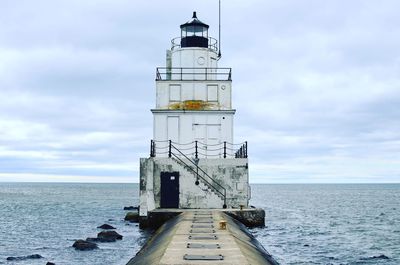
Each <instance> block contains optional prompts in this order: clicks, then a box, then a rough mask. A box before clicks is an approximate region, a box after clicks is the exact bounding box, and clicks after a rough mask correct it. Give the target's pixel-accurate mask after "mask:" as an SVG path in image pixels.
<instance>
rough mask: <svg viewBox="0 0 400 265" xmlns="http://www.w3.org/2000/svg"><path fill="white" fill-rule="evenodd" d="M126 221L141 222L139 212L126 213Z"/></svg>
mask: <svg viewBox="0 0 400 265" xmlns="http://www.w3.org/2000/svg"><path fill="white" fill-rule="evenodd" d="M125 221H129V222H132V223H136V222H139V212H127V213H126V215H125Z"/></svg>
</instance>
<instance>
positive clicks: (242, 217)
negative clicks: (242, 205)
mask: <svg viewBox="0 0 400 265" xmlns="http://www.w3.org/2000/svg"><path fill="white" fill-rule="evenodd" d="M225 213H226V214H228V215H229V216H232V217H233V218H235V219H236V220H238V221H239V222H241V223H242V224H244V225H245V226H247V227H264V226H265V211H264V210H263V209H257V208H252V209H244V210H241V211H240V210H239V211H225Z"/></svg>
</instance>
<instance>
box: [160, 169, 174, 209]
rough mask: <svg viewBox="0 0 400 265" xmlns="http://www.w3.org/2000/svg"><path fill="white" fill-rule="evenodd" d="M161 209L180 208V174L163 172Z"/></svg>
mask: <svg viewBox="0 0 400 265" xmlns="http://www.w3.org/2000/svg"><path fill="white" fill-rule="evenodd" d="M160 207H161V208H179V172H161V201H160Z"/></svg>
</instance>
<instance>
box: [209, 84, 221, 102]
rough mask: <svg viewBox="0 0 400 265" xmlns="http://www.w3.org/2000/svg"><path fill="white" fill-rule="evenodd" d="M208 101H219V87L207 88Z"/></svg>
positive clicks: (211, 86) (210, 86)
mask: <svg viewBox="0 0 400 265" xmlns="http://www.w3.org/2000/svg"><path fill="white" fill-rule="evenodd" d="M207 100H208V101H218V86H217V85H208V86H207Z"/></svg>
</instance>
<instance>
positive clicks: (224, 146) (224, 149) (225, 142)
mask: <svg viewBox="0 0 400 265" xmlns="http://www.w3.org/2000/svg"><path fill="white" fill-rule="evenodd" d="M224 158H226V141H225V142H224Z"/></svg>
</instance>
